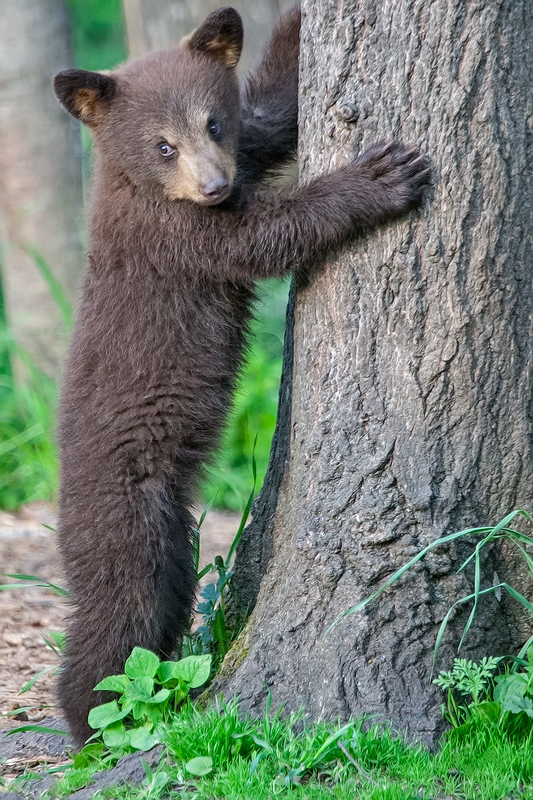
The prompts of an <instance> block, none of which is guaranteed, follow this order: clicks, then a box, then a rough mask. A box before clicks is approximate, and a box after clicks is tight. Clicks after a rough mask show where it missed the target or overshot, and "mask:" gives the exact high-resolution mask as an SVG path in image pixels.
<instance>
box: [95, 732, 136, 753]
mask: <svg viewBox="0 0 533 800" xmlns="http://www.w3.org/2000/svg"><path fill="white" fill-rule="evenodd" d="M102 739H103V740H104V744H105V745H106V746H107V747H109V748H111V749H114V750H118V748H122V747H128V746H129V743H130V732H129V731H126V730H124V729H123V730H105V731H104V732H103V734H102Z"/></svg>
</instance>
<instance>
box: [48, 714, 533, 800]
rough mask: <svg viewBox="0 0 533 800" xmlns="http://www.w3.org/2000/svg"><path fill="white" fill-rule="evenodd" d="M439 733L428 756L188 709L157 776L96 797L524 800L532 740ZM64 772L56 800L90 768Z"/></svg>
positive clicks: (388, 735) (502, 731)
mask: <svg viewBox="0 0 533 800" xmlns="http://www.w3.org/2000/svg"><path fill="white" fill-rule="evenodd" d="M454 734H456V732H455V731H452V734H451V735H448V736H446V737H445V738H444V739H443V742H442V745H441V747H440V749H439V750H438V752H437V753H436V754H432V753H430V752H429V751H428V750H427V749H426V748H425V747H423V746H421V745H418V746H414V745H409V744H407V743H406V742H405V740H404V739H403V738H402V737H401V736H398V735H395V734H394V733H393V732H392V731H391V729H390V728H389V727H386V726H383V725H378V724H374V725H372V726H371V727H370V729H369V730H366V731H365V730H364V723H363V722H362V721H358V722H351V723H349V724H347V725H340V724H326V723H309V722H308V721H307V720H306V718H305V716H304V715H303V714H296V715H292V716H289V717H287V718H282V717H281V715H279V714H271V713H268V712H267V713H266V714H265V715H264V716H263V717H262V718H259V719H251V718H250V717H248V716H247V715H245V714H244V713H242V712H241V711H239V708H238V704H237V703H236V702H235V701H232V702H228V703H224V702H222V701H220V702H218V703H217V704H216V705H215V706H214V707H212V708H210V709H208V710H207V711H202V710H199V709H198V708H197V707H196V706H195V705H194V704H192V703H190V702H189V703H187V704H186V705H185V706H184V707H183V709H182V710H181V712H180V713H178V714H176V715H175V716H174V718H173V720H172V724H171V726H170V728H169V731H168V734H167V735H166V738H165V754H164V755H163V757H162V758H161V761H160V764H159V766H158V767H157V769H150V768H149V767H148V766H147V765H146V767H145V770H146V778H145V780H144V783H143V785H141V786H139V787H127V786H125V787H113V788H112V789H109V790H107V791H102V792H99V793H95V794H94V795H93V796H94V797H95V798H104V797H107V798H116V800H118V798H145V799H148V798H172V797H175V798H177V797H191V798H193V797H194V798H198V799H199V800H200V798H202V799H203V800H218V799H219V798H220V800H222V799H223V798H224V799H225V800H241V799H242V800H252V799H253V800H271V798H274V797H280V796H288V797H294V798H308V799H309V800H313V799H314V798H316V799H317V800H318V799H319V798H358V800H378V798H379V800H414V798H423V799H424V800H430V799H431V800H444V799H446V800H452V799H454V798H458V799H459V798H461V800H499V798H502V800H503V799H504V798H506V799H507V800H516V799H517V798H533V757H532V755H531V753H532V745H533V740H532V735H531V734H528V735H526V736H524V735H520V736H516V735H514V734H513V733H512V731H511V732H510V731H509V730H507V729H506V728H505V727H503V726H501V725H487V724H479V725H477V726H474V727H472V728H471V729H470V730H469V732H468V734H464V733H463V734H462V735H460V736H457V735H454ZM97 769H98V764H97V763H93V764H92V766H91V767H90V768H88V767H87V765H84V764H81V763H80V765H79V766H78V767H77V768H74V767H73V768H72V769H70V770H68V771H67V772H66V774H65V776H64V777H63V778H62V779H61V780H60V781H59V783H58V785H57V786H56V787H55V788H54V790H53V797H54V798H56V797H57V798H62V797H66V796H68V794H69V793H70V792H72V791H74V790H76V789H78V788H81V787H82V786H85V785H87V783H88V782H89V781H88V778H89V775H90V773H91V771H96V770H97Z"/></svg>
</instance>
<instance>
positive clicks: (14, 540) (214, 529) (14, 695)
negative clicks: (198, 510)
mask: <svg viewBox="0 0 533 800" xmlns="http://www.w3.org/2000/svg"><path fill="white" fill-rule="evenodd" d="M54 520H55V515H54V509H53V508H52V507H50V506H48V505H46V504H44V503H33V504H31V505H30V506H26V507H25V508H24V509H22V511H21V512H20V513H19V514H16V515H15V514H8V513H6V512H1V511H0V584H1V583H4V584H5V583H18V582H19V581H16V580H13V579H10V578H6V577H5V576H4V574H3V573H16V574H24V575H38V576H39V577H40V578H44V579H46V580H47V581H50V582H51V583H55V584H58V585H59V586H64V585H65V581H64V578H63V576H62V574H61V567H60V563H59V557H58V553H57V550H56V546H55V541H54V534H53V532H51V531H50V530H48V529H47V528H46V527H44V525H49V526H51V527H53V525H54ZM43 523H44V524H43ZM238 524H239V517H238V515H235V514H223V513H220V512H209V513H208V515H207V517H206V519H205V521H204V523H203V526H202V537H201V564H202V565H203V564H207V563H209V562H212V561H213V560H214V558H215V556H216V555H218V554H220V555H223V556H225V554H226V553H227V550H228V548H229V546H230V544H231V541H232V539H233V536H234V535H235V532H236V530H237V527H238ZM67 613H68V608H67V604H66V603H65V602H64V601H63V600H62V599H61V598H60V597H58V596H57V595H55V594H54V593H53V592H51V591H50V590H48V589H42V588H38V587H31V588H30V587H28V588H25V589H14V590H10V591H6V590H3V591H0V730H2V729H4V730H5V729H7V728H10V727H13V726H14V725H20V721H21V720H30V721H31V722H38V721H40V720H41V719H43V718H44V717H45V716H47V715H48V714H55V715H57V713H58V712H57V710H56V709H55V697H54V690H53V687H54V682H55V676H54V672H53V669H52V670H51V671H50V672H48V673H47V674H46V675H44V676H43V677H42V678H40V679H39V680H38V681H37V682H36V683H35V685H34V686H33V687H32V688H31V689H30V690H29V691H28V692H27V693H25V694H23V695H19V692H20V689H21V688H22V687H23V686H24V685H25V684H26V683H28V681H30V680H31V679H32V678H34V677H35V676H36V675H38V673H39V672H40V671H41V670H44V669H46V668H47V667H52V668H56V667H57V666H58V665H59V659H58V657H57V656H56V655H55V654H54V653H53V651H52V650H51V649H50V648H49V647H47V645H46V644H45V642H44V638H43V637H44V636H47V635H48V632H49V631H61V630H64V627H65V618H66V616H67ZM26 707H31V708H30V710H28V711H21V712H20V713H19V714H18V715H17V716H16V717H14V716H12V715H10V716H6V714H7V713H8V712H11V711H13V710H15V709H18V708H26ZM48 709H50V710H48Z"/></svg>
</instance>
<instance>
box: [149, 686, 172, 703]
mask: <svg viewBox="0 0 533 800" xmlns="http://www.w3.org/2000/svg"><path fill="white" fill-rule="evenodd" d="M170 694H171V692H170V689H160V690H159V691H158V692H156V694H154V696H153V697H150V698H149V699H148V700H146V702H147V703H154V704H157V703H164V702H165V700H168V698H169V697H170Z"/></svg>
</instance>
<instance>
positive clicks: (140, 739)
mask: <svg viewBox="0 0 533 800" xmlns="http://www.w3.org/2000/svg"><path fill="white" fill-rule="evenodd" d="M129 734H130V744H131V746H132V747H134V748H135V749H136V750H151V749H152V747H155V745H156V744H159V737H158V736H157V735H156V734H154V733H151V732H150V731H149V730H148V729H147V728H136V729H135V730H134V731H130V732H129Z"/></svg>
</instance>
